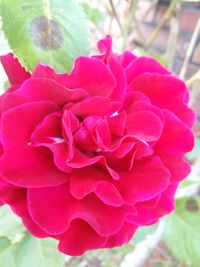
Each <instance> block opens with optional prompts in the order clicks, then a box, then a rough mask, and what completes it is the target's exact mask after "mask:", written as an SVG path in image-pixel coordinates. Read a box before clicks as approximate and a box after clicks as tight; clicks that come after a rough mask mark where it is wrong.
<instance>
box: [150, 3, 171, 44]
mask: <svg viewBox="0 0 200 267" xmlns="http://www.w3.org/2000/svg"><path fill="white" fill-rule="evenodd" d="M175 8H176V0H173V1H172V2H171V4H170V5H169V7H168V9H167V11H166V12H165V14H164V16H163V17H162V19H161V20H160V22H159V23H158V26H157V27H156V29H155V30H154V31H153V32H152V34H151V35H150V37H149V39H148V40H147V43H146V45H145V46H146V48H150V47H151V45H152V44H153V42H154V41H155V39H156V38H157V36H158V34H159V33H160V31H161V29H162V27H163V25H164V23H165V22H166V20H168V19H169V18H170V16H171V14H172V12H173V11H174V10H175Z"/></svg>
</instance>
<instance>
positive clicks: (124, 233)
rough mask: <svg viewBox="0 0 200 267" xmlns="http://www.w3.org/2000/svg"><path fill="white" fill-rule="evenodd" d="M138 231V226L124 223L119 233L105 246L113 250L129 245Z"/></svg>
mask: <svg viewBox="0 0 200 267" xmlns="http://www.w3.org/2000/svg"><path fill="white" fill-rule="evenodd" d="M136 230H137V225H134V224H130V223H124V225H123V226H122V228H121V229H120V230H119V232H118V233H116V234H115V235H113V236H110V237H109V238H108V241H107V242H106V244H105V245H104V248H113V247H116V246H121V245H124V244H127V243H128V242H129V241H130V239H131V238H132V237H133V235H134V233H135V231H136Z"/></svg>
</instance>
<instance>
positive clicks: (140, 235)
mask: <svg viewBox="0 0 200 267" xmlns="http://www.w3.org/2000/svg"><path fill="white" fill-rule="evenodd" d="M157 227H158V224H153V225H150V226H143V227H140V228H139V229H138V230H137V232H136V233H135V235H134V237H133V239H132V243H133V245H137V244H138V243H140V242H142V241H144V240H145V239H146V238H147V236H149V235H152V234H153V233H154V232H155V231H156V229H157Z"/></svg>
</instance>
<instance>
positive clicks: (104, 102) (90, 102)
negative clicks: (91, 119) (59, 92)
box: [70, 96, 121, 117]
mask: <svg viewBox="0 0 200 267" xmlns="http://www.w3.org/2000/svg"><path fill="white" fill-rule="evenodd" d="M99 107H101V108H99ZM120 107H121V103H120V102H115V101H110V100H109V99H108V98H104V97H99V96H94V97H90V98H87V99H84V100H83V101H81V102H79V103H77V104H75V105H73V106H72V107H71V109H70V110H71V111H72V112H73V113H74V114H75V115H76V116H80V117H87V116H91V115H96V116H106V115H111V114H113V113H114V112H116V111H118V110H119V109H120Z"/></svg>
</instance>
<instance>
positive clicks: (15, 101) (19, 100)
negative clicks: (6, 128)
mask: <svg viewBox="0 0 200 267" xmlns="http://www.w3.org/2000/svg"><path fill="white" fill-rule="evenodd" d="M86 96H87V92H85V90H84V89H79V88H78V89H73V90H72V89H68V88H66V87H64V86H62V85H60V84H58V83H56V82H55V81H53V80H49V79H45V78H31V79H29V80H27V81H26V82H24V83H23V85H22V86H21V87H20V88H19V89H18V90H17V91H14V92H12V93H9V94H6V95H5V96H4V97H3V99H2V109H3V111H5V110H8V109H10V108H12V107H15V106H18V105H21V104H23V103H26V102H31V101H52V102H54V103H55V104H57V105H59V106H62V105H64V104H66V103H67V102H70V101H71V102H76V101H80V100H82V99H84V98H85V97H86Z"/></svg>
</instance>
